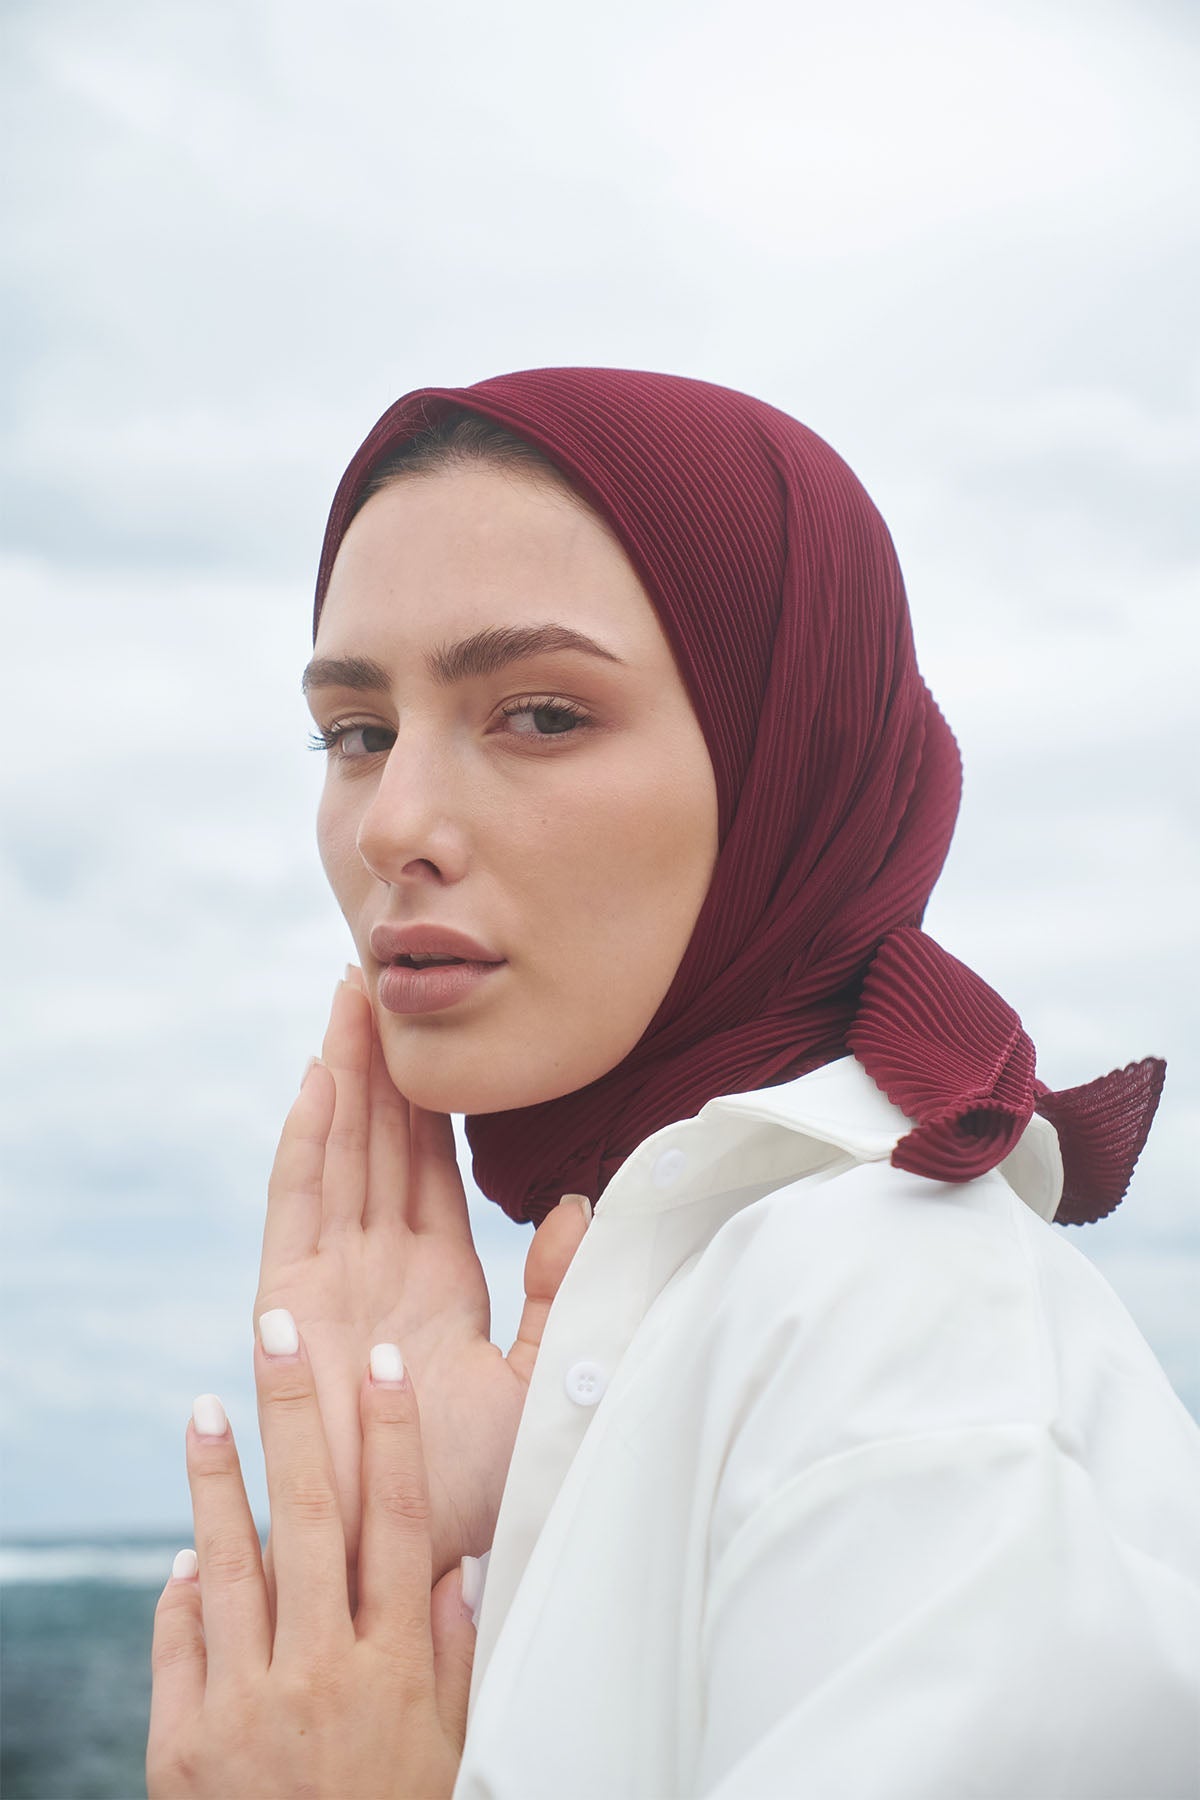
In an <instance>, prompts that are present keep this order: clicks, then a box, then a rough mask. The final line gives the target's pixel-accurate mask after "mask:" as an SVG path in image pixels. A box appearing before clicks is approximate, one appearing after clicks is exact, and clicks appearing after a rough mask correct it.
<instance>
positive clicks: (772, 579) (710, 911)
mask: <svg viewBox="0 0 1200 1800" xmlns="http://www.w3.org/2000/svg"><path fill="white" fill-rule="evenodd" d="M306 688H307V691H308V694H309V700H310V704H311V706H312V709H313V713H314V718H315V720H316V725H317V731H318V737H319V741H320V743H321V745H322V746H323V747H324V748H325V750H326V752H327V755H328V760H329V769H328V776H327V781H326V787H325V792H324V797H323V800H322V804H321V812H320V822H319V836H320V843H321V850H322V856H323V860H324V864H325V868H326V871H327V873H328V875H329V879H330V881H331V883H332V885H333V888H334V891H335V893H336V895H337V898H338V900H339V902H340V904H341V906H342V909H343V911H344V913H345V915H346V918H347V920H348V922H349V925H350V928H351V931H352V933H353V936H354V940H355V944H356V946H357V950H358V954H359V961H360V964H361V972H360V971H358V970H355V971H350V972H348V979H347V981H346V982H345V983H343V984H342V986H341V987H340V988H339V991H338V994H337V996H336V998H335V1002H334V1008H333V1013H332V1017H331V1021H330V1027H329V1032H328V1034H327V1037H326V1040H325V1044H324V1046H323V1051H322V1058H321V1062H320V1064H319V1065H317V1066H316V1067H314V1068H312V1069H310V1071H309V1073H308V1075H307V1076H306V1079H305V1083H304V1085H303V1087H302V1089H301V1093H300V1096H299V1099H298V1100H297V1102H296V1105H295V1107H294V1108H293V1110H292V1113H291V1115H290V1116H289V1120H288V1122H287V1124H286V1126H285V1128H284V1133H283V1138H282V1140H281V1144H280V1151H279V1156H278V1159H277V1163H276V1167H275V1171H274V1174H273V1177H272V1183H271V1192H270V1197H269V1204H268V1217H267V1226H266V1233H265V1238H264V1252H263V1267H262V1278H261V1285H260V1293H259V1300H258V1304H257V1306H256V1314H257V1317H258V1344H257V1346H256V1352H255V1354H256V1368H257V1375H258V1381H259V1390H260V1419H261V1424H262V1430H263V1438H264V1448H265V1452H266V1459H267V1470H268V1484H269V1489H270V1497H271V1509H272V1545H271V1555H270V1556H269V1557H268V1559H267V1567H266V1568H265V1569H264V1568H263V1566H262V1564H261V1561H260V1558H259V1554H258V1544H257V1539H256V1538H255V1536H254V1533H253V1527H252V1523H251V1521H250V1518H249V1514H248V1510H247V1508H246V1505H245V1500H244V1495H243V1494H242V1491H241V1485H240V1477H239V1475H238V1469H237V1458H236V1452H235V1450H234V1447H233V1443H232V1439H231V1437H230V1435H229V1432H228V1428H227V1425H226V1421H225V1419H224V1414H223V1411H222V1410H221V1408H220V1404H219V1402H216V1401H215V1400H214V1398H213V1397H212V1396H206V1397H204V1398H203V1399H202V1401H201V1402H198V1403H197V1412H196V1414H195V1415H194V1421H193V1424H192V1426H191V1427H190V1429H189V1436H188V1465H189V1475H190V1479H191V1483H192V1491H193V1500H194V1506H195V1511H196V1532H197V1537H196V1541H197V1548H198V1553H199V1567H198V1577H197V1572H196V1560H195V1558H194V1557H193V1556H192V1553H190V1552H185V1553H182V1556H181V1559H180V1563H179V1569H178V1576H177V1578H176V1579H173V1580H172V1581H171V1582H170V1583H169V1584H168V1587H167V1589H166V1592H165V1593H164V1596H163V1600H162V1603H161V1606H160V1613H159V1619H158V1625H157V1629H156V1652H155V1654H156V1666H157V1671H158V1672H157V1674H156V1682H155V1702H154V1714H153V1719H152V1729H151V1746H150V1758H149V1766H150V1786H151V1793H152V1794H154V1795H158V1794H164V1795H165V1794H174V1793H187V1794H192V1793H195V1794H202V1793H204V1794H221V1795H226V1796H229V1795H241V1794H251V1793H254V1794H258V1793H271V1794H291V1793H299V1792H305V1793H320V1794H338V1795H347V1794H355V1795H357V1794H360V1793H361V1794H366V1793H375V1792H379V1793H392V1794H402V1795H414V1794H420V1795H425V1794H430V1795H434V1794H448V1793H450V1792H451V1791H452V1790H453V1792H454V1793H455V1794H456V1795H460V1796H483V1795H489V1796H506V1797H507V1796H520V1797H521V1800H530V1797H531V1796H542V1795H546V1796H555V1797H557V1800H562V1797H564V1796H570V1797H572V1800H574V1797H575V1796H584V1795H594V1796H603V1797H605V1800H613V1797H616V1796H624V1795H644V1796H656V1797H661V1796H667V1795H684V1794H687V1795H706V1796H720V1797H721V1800H735V1797H736V1800H748V1797H750V1796H754V1797H755V1800H757V1797H759V1796H766V1795H772V1796H773V1795H793V1794H795V1795H800V1794H803V1795H810V1796H825V1795H832V1794H838V1795H848V1796H855V1797H859V1796H875V1795H878V1796H880V1797H883V1796H887V1797H888V1800H895V1797H897V1796H907V1795H912V1796H914V1797H916V1796H920V1797H921V1800H933V1797H937V1796H945V1800H960V1797H961V1796H962V1795H963V1794H965V1793H971V1794H980V1795H995V1796H1005V1797H1008V1796H1013V1795H1018V1794H1020V1795H1030V1796H1035V1795H1036V1796H1050V1795H1054V1796H1067V1795H1080V1796H1083V1795H1087V1796H1089V1797H1092V1796H1097V1795H1113V1796H1117V1795H1120V1796H1124V1797H1128V1796H1131V1795H1135V1794H1136V1795H1139V1796H1144V1797H1147V1800H1148V1797H1151V1796H1153V1797H1156V1800H1157V1797H1158V1796H1165V1795H1175V1794H1183V1793H1191V1792H1194V1791H1195V1786H1194V1784H1195V1778H1196V1777H1195V1748H1196V1744H1195V1721H1196V1695H1197V1686H1198V1685H1200V1684H1198V1680H1197V1670H1196V1643H1197V1630H1198V1627H1200V1530H1198V1528H1197V1525H1196V1518H1197V1509H1196V1497H1197V1493H1198V1491H1200V1480H1198V1477H1200V1450H1198V1439H1197V1433H1196V1431H1195V1428H1194V1426H1193V1425H1192V1424H1191V1422H1190V1421H1189V1420H1188V1418H1187V1417H1186V1415H1185V1414H1184V1412H1183V1410H1182V1408H1181V1407H1180V1405H1179V1403H1178V1401H1177V1400H1176V1399H1175V1397H1174V1395H1173V1394H1172V1392H1171V1390H1170V1388H1169V1386H1168V1385H1167V1383H1166V1381H1165V1378H1164V1377H1163V1375H1162V1373H1161V1371H1160V1370H1159V1369H1158V1367H1157V1365H1156V1363H1155V1362H1154V1360H1153V1358H1152V1357H1151V1355H1150V1353H1149V1351H1148V1350H1147V1349H1146V1347H1145V1345H1144V1343H1143V1342H1142V1340H1141V1339H1140V1337H1139V1336H1138V1334H1137V1332H1136V1330H1135V1328H1134V1327H1133V1325H1132V1323H1131V1322H1130V1320H1129V1319H1128V1317H1127V1315H1126V1314H1125V1313H1124V1311H1123V1310H1122V1308H1121V1307H1120V1305H1119V1304H1118V1302H1117V1301H1116V1299H1115V1298H1114V1296H1113V1295H1112V1294H1111V1292H1110V1291H1109V1290H1108V1288H1107V1287H1106V1286H1105V1284H1104V1283H1103V1281H1102V1280H1101V1279H1100V1278H1099V1277H1098V1276H1097V1275H1096V1273H1095V1271H1094V1270H1093V1269H1092V1268H1091V1266H1090V1265H1089V1264H1088V1263H1087V1262H1085V1261H1084V1259H1082V1258H1081V1257H1079V1256H1078V1254H1077V1253H1076V1252H1075V1251H1074V1250H1073V1248H1072V1247H1071V1245H1070V1244H1069V1243H1068V1242H1067V1241H1066V1240H1065V1237H1064V1235H1063V1234H1062V1233H1059V1232H1055V1231H1054V1230H1052V1229H1051V1228H1050V1225H1049V1223H1048V1222H1049V1221H1050V1220H1051V1219H1055V1220H1057V1221H1059V1222H1071V1223H1077V1222H1083V1221H1085V1220H1087V1219H1090V1218H1095V1217H1098V1216H1101V1215H1102V1214H1103V1213H1105V1212H1107V1211H1109V1210H1110V1209H1111V1208H1112V1207H1113V1206H1114V1205H1116V1204H1117V1202H1118V1201H1119V1200H1120V1198H1121V1196H1122V1195H1123V1193H1124V1191H1125V1188H1126V1186H1127V1184H1128V1180H1129V1176H1130V1173H1131V1171H1132V1167H1133V1164H1134V1162H1135V1160H1136V1157H1137V1155H1138V1153H1139V1151H1140V1149H1141V1146H1142V1143H1143V1142H1144V1139H1145V1134H1146V1131H1147V1130H1148V1128H1149V1123H1150V1119H1151V1117H1152V1115H1153V1111H1154V1107H1155V1105H1156V1103H1157V1098H1158V1092H1159V1089H1160V1086H1161V1081H1162V1066H1161V1064H1159V1063H1156V1062H1154V1061H1147V1062H1145V1063H1142V1064H1138V1065H1134V1066H1131V1067H1130V1068H1128V1069H1126V1070H1124V1071H1122V1072H1121V1073H1120V1074H1118V1075H1113V1076H1109V1077H1106V1078H1104V1079H1103V1080H1102V1081H1098V1082H1095V1083H1091V1084H1089V1086H1087V1087H1085V1088H1082V1089H1076V1090H1073V1091H1070V1092H1066V1093H1053V1092H1051V1091H1049V1090H1048V1089H1047V1088H1046V1087H1045V1086H1044V1085H1043V1084H1042V1083H1040V1082H1039V1081H1038V1080H1037V1079H1036V1078H1035V1074H1034V1058H1033V1049H1032V1046H1031V1045H1030V1043H1029V1040H1028V1038H1027V1037H1026V1035H1025V1033H1024V1032H1023V1031H1022V1029H1021V1027H1020V1022H1019V1020H1018V1019H1017V1018H1016V1016H1015V1014H1014V1013H1013V1012H1012V1011H1011V1009H1010V1008H1009V1007H1008V1006H1007V1005H1006V1004H1005V1003H1004V1002H1003V1001H1002V1000H1001V999H1000V998H999V996H998V995H996V994H995V993H993V991H992V990H991V989H990V988H988V987H987V986H986V985H985V984H984V983H983V982H981V981H980V980H979V979H978V977H976V976H974V975H973V974H972V973H971V972H970V971H969V970H967V969H965V968H964V967H963V966H962V965H961V964H959V963H957V962H956V961H955V960H954V959H953V958H951V957H950V956H948V955H947V954H946V953H945V952H944V951H943V950H941V949H940V947H939V946H937V945H936V944H934V943H933V942H932V940H930V939H929V938H927V937H926V936H925V935H924V934H923V933H922V932H921V930H920V919H921V916H922V913H923V910H924V907H925V903H926V901H927V899H928V896H929V892H930V890H931V888H932V886H933V883H934V881H935V879H936V877H937V874H938V872H939V870H940V868H941V865H942V861H943V859H944V856H945V854H946V850H947V847H948V844H949V840H950V835H951V831H952V828H953V823H954V818H955V814H956V811H957V805H958V783H959V767H958V757H957V751H956V748H955V745H954V742H953V739H952V737H951V735H950V733H949V731H948V729H947V727H946V725H945V723H944V722H943V720H942V718H941V716H940V714H939V713H938V711H937V708H936V707H935V705H934V704H933V701H932V700H931V698H930V696H929V694H928V692H927V690H926V689H925V687H924V685H923V683H922V682H921V679H920V677H919V674H918V672H917V668H916V663H915V659H914V654H913V648H912V641H911V635H910V629H909V620H908V613H907V606H906V602H905V598H904V591H903V586H902V582H901V578H900V573H899V569H898V566H897V564H896V560H895V554H894V551H893V548H892V545H891V542H890V539H889V537H888V534H887V531H886V528H885V527H884V525H883V522H882V520H881V519H880V518H879V516H878V514H877V513H876V512H875V510H874V508H873V507H872V505H871V503H870V501H869V499H868V498H867V496H866V495H865V494H864V493H863V491H862V489H861V487H860V486H859V485H858V483H857V482H856V481H855V479H854V477H853V475H852V474H851V473H850V471H849V470H848V469H847V468H846V467H845V465H844V464H843V463H842V462H841V461H840V459H839V458H838V457H837V456H836V455H835V454H834V453H833V452H832V451H831V450H830V449H829V448H828V446H827V445H825V444H824V443H822V442H821V440H820V439H818V438H816V437H814V436H813V434H812V433H810V432H808V431H807V430H805V429H804V427H802V426H800V425H798V424H796V422H795V421H794V420H791V419H789V418H786V417H785V416H784V415H782V414H780V413H778V412H776V411H775V410H774V409H772V408H770V407H768V406H765V405H763V404H762V403H760V402H757V401H754V400H750V399H748V398H746V397H745V396H743V395H739V394H734V393H731V392H729V391H727V390H724V389H720V388H716V387H711V386H708V385H707V384H704V383H699V382H692V381H685V380H680V379H675V378H670V377H665V376H657V375H648V374H640V373H630V372H625V371H618V370H578V369H575V370H572V369H559V370H541V371H533V372H527V373H524V374H519V375H511V376H504V377H500V378H498V379H496V380H493V381H488V382H483V383H480V384H479V385H478V386H476V387H473V388H470V389H465V390H460V391H455V390H444V391H442V390H428V391H425V392H422V393H418V394H414V395H410V396H408V397H407V398H406V399H404V400H402V401H400V402H399V403H398V404H397V405H396V406H395V407H393V408H392V409H391V410H390V411H389V412H388V413H387V414H385V415H384V417H383V419H381V420H380V422H379V423H378V425H377V426H376V427H375V428H374V430H373V431H372V432H371V433H370V435H369V436H368V438H367V439H366V441H365V443H364V444H363V446H362V447H361V448H360V450H359V451H358V453H357V455H356V456H355V458H354V459H353V461H352V462H351V464H350V467H349V469H348V470H347V472H346V475H345V477H344V478H343V481H342V483H341V486H340V488H339V490H338V494H337V496H336V498H335V501H334V505H333V510H332V513H331V516H330V521H329V525H328V528H327V533H326V539H325V546H324V551H323V555H322V561H321V570H320V576H319V581H318V588H317V603H316V613H315V647H314V659H313V662H312V663H311V664H310V665H309V669H308V671H307V673H306ZM456 1111H461V1112H464V1113H466V1114H467V1130H468V1135H469V1138H470V1142H471V1146H472V1150H473V1154H474V1162H475V1172H476V1176H477V1178H478V1180H479V1183H480V1186H481V1187H482V1189H483V1191H484V1192H485V1193H486V1194H488V1195H489V1196H490V1197H491V1198H493V1199H494V1200H496V1201H497V1202H499V1204H501V1205H502V1206H503V1207H504V1209H505V1210H506V1211H507V1212H508V1213H509V1214H510V1215H511V1216H512V1217H514V1218H516V1219H521V1220H530V1221H533V1222H535V1223H537V1224H538V1230H537V1232H536V1235H535V1237H534V1239H533V1243H532V1245H531V1249H530V1254H529V1260H528V1264H527V1268H526V1296H527V1299H526V1309H525V1314H524V1317H523V1320H522V1328H521V1333H520V1337H519V1339H518V1343H517V1344H516V1345H515V1346H514V1347H513V1350H512V1352H511V1353H510V1355H509V1356H508V1358H502V1357H501V1356H500V1354H499V1352H498V1351H496V1350H494V1349H493V1348H492V1346H490V1344H489V1343H488V1342H487V1322H488V1309H487V1295H486V1289H485V1285H484V1281H483V1277H482V1273H481V1270H480V1268H479V1264H478V1261H477V1259H476V1257H475V1254H474V1250H473V1248H472V1245H471V1239H470V1232H469V1228H468V1223H467V1213H466V1206H465V1200H464V1198H463V1193H462V1187H461V1182H460V1180H459V1178H458V1174H457V1169H456V1167H455V1163H454V1152H453V1142H452V1138H451V1135H450V1129H449V1122H448V1119H447V1117H446V1115H447V1114H449V1113H451V1112H456ZM564 1199H565V1200H566V1202H567V1204H565V1205H564V1204H560V1201H561V1200H564ZM593 1207H594V1208H595V1211H594V1216H592V1209H593ZM589 1220H590V1222H589ZM417 1397H419V1401H420V1425H419V1427H418V1423H417V1412H416V1406H417ZM518 1427H519V1429H518ZM514 1440H515V1443H514ZM489 1547H490V1548H491V1554H490V1562H489V1565H488V1567H487V1571H486V1582H485V1583H484V1581H483V1570H482V1567H481V1565H480V1564H479V1563H478V1562H477V1561H476V1560H475V1559H477V1558H479V1557H480V1555H481V1553H482V1552H484V1551H487V1550H488V1549H489ZM462 1558H466V1559H468V1560H466V1561H465V1562H463V1563H462V1573H461V1575H460V1573H459V1564H460V1559H462ZM431 1583H433V1584H435V1585H434V1586H433V1596H432V1604H431V1603H430V1600H429V1591H430V1586H431ZM481 1586H482V1588H483V1598H482V1610H481V1611H480V1612H479V1615H478V1636H477V1638H476V1635H475V1631H474V1625H473V1615H474V1612H475V1606H474V1602H475V1601H476V1600H477V1598H478V1590H479V1588H480V1587H481ZM468 1681H469V1682H470V1685H471V1705H470V1722H469V1728H468V1729H467V1731H466V1741H465V1745H464V1743H463V1724H464V1716H465V1712H466V1707H467V1689H468Z"/></svg>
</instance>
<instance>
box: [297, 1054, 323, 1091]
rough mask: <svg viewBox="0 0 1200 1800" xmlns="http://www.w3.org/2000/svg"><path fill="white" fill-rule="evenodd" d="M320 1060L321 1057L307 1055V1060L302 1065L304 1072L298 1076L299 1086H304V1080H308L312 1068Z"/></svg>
mask: <svg viewBox="0 0 1200 1800" xmlns="http://www.w3.org/2000/svg"><path fill="white" fill-rule="evenodd" d="M320 1060H321V1059H320V1057H319V1056H310V1057H309V1059H308V1061H307V1062H306V1063H305V1065H304V1073H303V1075H302V1076H301V1077H300V1086H301V1087H303V1086H304V1084H305V1082H306V1081H307V1080H308V1078H309V1076H310V1075H311V1074H312V1072H313V1070H314V1069H315V1068H316V1066H317V1064H318V1063H319V1062H320Z"/></svg>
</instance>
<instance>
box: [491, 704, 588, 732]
mask: <svg viewBox="0 0 1200 1800" xmlns="http://www.w3.org/2000/svg"><path fill="white" fill-rule="evenodd" d="M504 716H505V718H506V719H510V720H511V721H512V731H513V734H514V735H515V736H516V737H528V738H548V737H570V736H571V735H572V733H573V732H575V731H576V730H578V728H579V727H580V726H581V725H586V724H587V714H586V713H584V712H581V711H580V709H579V708H578V707H575V706H565V705H564V704H563V703H562V702H561V701H558V700H556V701H550V700H542V701H534V700H521V701H518V702H517V704H516V705H514V706H506V707H505V708H504Z"/></svg>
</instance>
